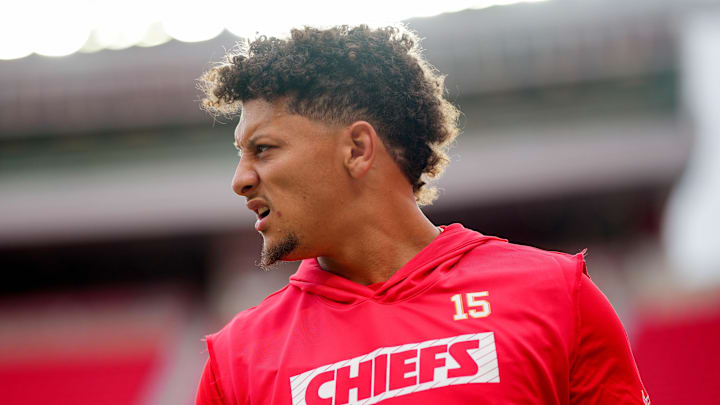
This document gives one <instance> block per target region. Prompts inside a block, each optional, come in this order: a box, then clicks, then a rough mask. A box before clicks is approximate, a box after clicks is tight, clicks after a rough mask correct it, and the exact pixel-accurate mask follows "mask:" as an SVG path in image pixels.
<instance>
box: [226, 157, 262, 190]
mask: <svg viewBox="0 0 720 405" xmlns="http://www.w3.org/2000/svg"><path fill="white" fill-rule="evenodd" d="M259 182H260V179H259V177H258V175H257V172H255V170H254V169H253V168H252V167H251V166H250V165H249V164H248V163H246V162H244V161H243V160H240V163H238V165H237V168H235V176H233V181H232V189H233V191H234V192H235V194H238V195H241V196H244V197H247V196H248V195H249V194H250V193H252V192H253V191H254V190H255V188H256V187H257V185H258V183H259Z"/></svg>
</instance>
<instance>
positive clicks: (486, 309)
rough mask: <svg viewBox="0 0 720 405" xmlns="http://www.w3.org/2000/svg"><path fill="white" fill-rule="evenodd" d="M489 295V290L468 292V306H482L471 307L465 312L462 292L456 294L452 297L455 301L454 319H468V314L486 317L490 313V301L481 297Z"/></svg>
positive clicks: (466, 295) (451, 299)
mask: <svg viewBox="0 0 720 405" xmlns="http://www.w3.org/2000/svg"><path fill="white" fill-rule="evenodd" d="M487 296H488V292H487V291H480V292H472V293H466V294H465V300H466V301H467V307H468V308H480V309H479V310H476V309H469V310H468V311H467V312H465V308H463V300H462V294H455V295H453V296H452V297H450V301H452V302H453V303H455V315H454V316H453V319H454V320H456V321H459V320H462V319H468V314H470V316H472V317H473V318H484V317H486V316H488V315H490V303H489V302H488V301H487V300H481V299H479V298H480V297H487Z"/></svg>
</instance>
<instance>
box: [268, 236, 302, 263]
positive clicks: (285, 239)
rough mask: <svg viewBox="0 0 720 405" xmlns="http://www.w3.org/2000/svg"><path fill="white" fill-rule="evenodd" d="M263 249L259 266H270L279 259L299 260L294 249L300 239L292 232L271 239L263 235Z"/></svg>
mask: <svg viewBox="0 0 720 405" xmlns="http://www.w3.org/2000/svg"><path fill="white" fill-rule="evenodd" d="M263 238H264V240H263V250H262V257H261V262H260V266H261V267H263V268H266V269H267V268H270V267H272V266H274V265H275V264H276V263H277V262H279V261H293V260H300V258H296V257H295V256H297V254H296V251H297V248H298V246H299V245H300V240H299V238H298V237H297V235H296V234H295V233H294V232H289V233H287V234H284V235H282V236H280V237H279V238H277V239H275V238H273V239H275V240H272V239H270V238H267V237H265V235H263Z"/></svg>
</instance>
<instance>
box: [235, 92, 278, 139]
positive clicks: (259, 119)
mask: <svg viewBox="0 0 720 405" xmlns="http://www.w3.org/2000/svg"><path fill="white" fill-rule="evenodd" d="M287 115H288V114H287V112H286V109H285V106H284V104H283V103H280V102H275V103H270V102H268V101H265V100H251V101H248V102H245V103H243V108H242V115H241V116H240V121H239V122H238V124H237V127H235V139H236V141H238V143H241V142H243V141H245V140H247V138H248V137H250V136H251V135H252V134H253V133H254V132H255V131H256V130H257V129H259V128H261V127H263V126H267V125H270V124H272V123H273V122H274V121H276V120H277V119H279V118H281V117H284V116H287Z"/></svg>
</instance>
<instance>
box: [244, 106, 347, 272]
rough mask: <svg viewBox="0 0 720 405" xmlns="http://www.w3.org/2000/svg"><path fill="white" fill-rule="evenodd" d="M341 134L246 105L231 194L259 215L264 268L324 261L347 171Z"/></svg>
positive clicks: (278, 111)
mask: <svg viewBox="0 0 720 405" xmlns="http://www.w3.org/2000/svg"><path fill="white" fill-rule="evenodd" d="M339 133H340V130H339V129H338V128H336V127H333V126H329V125H326V124H323V123H320V122H317V121H311V120H309V119H307V118H304V117H301V116H299V115H292V114H289V113H287V112H286V111H285V108H284V105H283V104H282V103H274V104H271V103H268V102H266V101H264V100H253V101H249V102H246V103H244V105H243V114H242V117H241V119H240V123H239V124H238V126H237V128H236V129H235V143H236V146H238V148H239V149H240V150H241V159H240V163H239V164H238V166H237V169H236V171H235V176H234V178H233V190H234V191H235V192H236V193H237V194H239V195H242V196H245V197H246V199H247V201H248V208H249V209H251V210H253V211H254V212H255V214H256V215H257V221H256V223H255V228H256V229H257V230H258V231H259V232H260V233H261V234H262V236H263V255H262V256H263V257H262V264H261V265H262V266H263V267H269V266H271V265H272V264H274V263H275V262H276V261H278V260H281V259H283V260H300V259H303V258H307V257H315V256H320V255H322V248H323V246H324V245H326V244H327V243H329V241H331V240H332V235H331V234H332V232H331V230H332V229H336V228H337V227H336V225H337V224H336V223H335V222H336V221H337V218H338V217H341V216H340V215H333V213H335V212H338V211H339V204H342V193H343V187H344V185H345V184H346V183H345V182H344V178H345V171H344V167H343V163H342V162H343V160H342V152H341V148H340V144H339V142H338V139H339V137H338V134H339Z"/></svg>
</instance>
